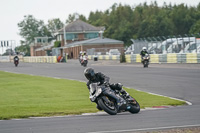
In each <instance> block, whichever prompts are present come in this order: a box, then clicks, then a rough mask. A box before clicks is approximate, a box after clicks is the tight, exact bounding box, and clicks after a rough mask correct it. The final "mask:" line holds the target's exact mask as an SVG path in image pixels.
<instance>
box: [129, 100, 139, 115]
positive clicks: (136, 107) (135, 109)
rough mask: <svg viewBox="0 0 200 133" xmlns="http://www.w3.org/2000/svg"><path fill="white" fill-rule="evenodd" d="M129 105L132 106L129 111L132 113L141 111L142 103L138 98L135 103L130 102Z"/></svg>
mask: <svg viewBox="0 0 200 133" xmlns="http://www.w3.org/2000/svg"><path fill="white" fill-rule="evenodd" d="M129 106H130V109H129V110H128V111H129V112H130V113H132V114H136V113H138V112H140V105H139V103H138V102H137V101H136V100H134V102H133V103H129Z"/></svg>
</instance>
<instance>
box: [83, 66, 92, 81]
mask: <svg viewBox="0 0 200 133" xmlns="http://www.w3.org/2000/svg"><path fill="white" fill-rule="evenodd" d="M84 75H85V77H86V78H87V79H88V80H92V79H94V78H95V73H94V69H92V68H86V69H85V70H84Z"/></svg>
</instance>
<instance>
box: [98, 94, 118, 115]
mask: <svg viewBox="0 0 200 133" xmlns="http://www.w3.org/2000/svg"><path fill="white" fill-rule="evenodd" d="M98 105H99V106H100V107H101V108H102V109H103V110H104V111H105V112H106V113H108V114H110V115H116V114H117V108H116V106H115V105H113V106H112V105H111V103H107V102H106V101H104V100H103V98H99V99H98Z"/></svg>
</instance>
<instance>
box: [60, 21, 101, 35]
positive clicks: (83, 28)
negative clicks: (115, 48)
mask: <svg viewBox="0 0 200 133" xmlns="http://www.w3.org/2000/svg"><path fill="white" fill-rule="evenodd" d="M103 28H104V27H95V26H93V25H91V24H88V23H86V22H83V21H82V20H79V19H78V20H76V21H74V22H72V23H70V24H68V25H67V26H65V32H87V31H100V30H103ZM58 32H61V33H63V28H62V29H60V30H59V31H58Z"/></svg>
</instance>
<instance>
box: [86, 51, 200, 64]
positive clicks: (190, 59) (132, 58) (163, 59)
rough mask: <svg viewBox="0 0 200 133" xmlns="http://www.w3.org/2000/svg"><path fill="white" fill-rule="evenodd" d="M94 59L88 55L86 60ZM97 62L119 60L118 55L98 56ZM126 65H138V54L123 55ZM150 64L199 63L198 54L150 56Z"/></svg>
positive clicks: (139, 59) (199, 55)
mask: <svg viewBox="0 0 200 133" xmlns="http://www.w3.org/2000/svg"><path fill="white" fill-rule="evenodd" d="M94 57H96V56H94V55H89V56H88V58H89V59H91V60H93V58H94ZM97 57H98V59H99V60H120V56H119V55H98V56H97ZM125 58H126V62H127V63H140V62H141V56H140V55H139V54H131V55H125ZM150 58H151V59H150V63H200V53H186V54H176V53H170V54H150Z"/></svg>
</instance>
